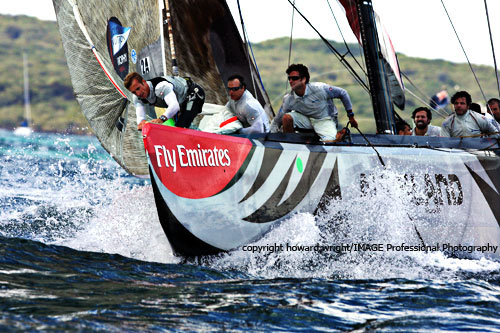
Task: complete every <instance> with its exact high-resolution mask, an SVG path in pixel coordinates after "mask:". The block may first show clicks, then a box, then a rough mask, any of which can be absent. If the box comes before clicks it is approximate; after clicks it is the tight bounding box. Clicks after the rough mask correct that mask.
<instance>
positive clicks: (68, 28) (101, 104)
mask: <svg viewBox="0 0 500 333" xmlns="http://www.w3.org/2000/svg"><path fill="white" fill-rule="evenodd" d="M53 4H54V8H55V12H56V16H57V21H58V24H59V30H60V33H61V36H62V41H63V46H64V50H65V54H66V59H67V62H68V67H69V70H70V74H71V80H72V83H73V88H74V91H75V95H76V99H77V101H78V102H79V104H80V106H81V109H82V112H83V114H84V115H85V117H86V118H87V120H88V122H89V125H90V126H91V128H92V129H93V131H94V133H95V134H96V136H97V138H98V139H99V140H100V142H101V143H102V145H103V147H104V148H105V149H106V150H107V151H108V152H109V153H110V154H111V156H113V158H114V159H115V160H116V161H117V162H118V163H119V164H120V165H121V166H122V167H123V168H124V169H125V170H127V171H128V172H130V173H132V174H135V175H147V174H148V167H147V160H146V156H145V154H144V147H143V143H142V138H141V134H140V132H138V131H137V130H136V124H135V118H136V114H135V107H134V106H133V105H132V104H131V103H130V102H129V101H131V100H132V94H131V93H130V92H129V91H128V90H127V89H125V87H124V86H123V78H124V77H125V76H126V75H127V73H128V72H132V71H137V72H139V73H141V74H142V75H143V76H144V77H145V78H146V79H149V78H152V77H156V76H160V75H164V74H165V73H167V74H169V73H170V72H169V71H170V66H169V64H170V49H169V46H168V37H167V34H164V31H163V29H166V26H165V25H164V13H163V12H162V10H163V8H164V3H163V0H145V1H141V2H140V3H137V2H133V1H121V2H115V1H105V2H103V1H101V0H85V1H81V0H80V1H79V0H53ZM96 8H97V9H98V10H96ZM170 9H171V14H172V22H171V24H172V26H173V31H174V40H175V45H176V48H177V50H176V51H177V58H178V62H179V70H180V75H181V76H190V77H191V78H192V79H193V80H194V81H195V82H197V83H199V84H200V85H202V86H203V87H204V88H205V92H206V102H208V103H214V104H224V103H225V102H226V101H227V95H226V91H225V89H224V82H225V80H226V79H227V77H228V76H229V75H231V74H234V73H240V74H241V75H243V76H245V77H247V78H248V79H249V81H250V78H251V76H252V75H254V72H255V71H254V69H253V66H251V65H249V63H248V61H247V58H246V56H245V48H244V46H243V43H242V41H241V38H240V36H239V33H238V30H237V28H236V26H235V24H234V21H233V19H232V17H231V14H230V11H229V9H228V7H227V4H226V3H225V1H224V0H202V1H197V2H196V4H193V2H192V1H189V0H179V1H175V2H171V3H170ZM164 36H165V37H164ZM164 38H165V39H164ZM249 89H250V87H249ZM252 93H254V92H253V91H252ZM255 95H256V96H257V97H258V98H259V100H260V101H261V103H262V104H267V105H270V103H269V100H268V98H267V96H266V94H265V92H263V91H258V92H257V93H256V94H255Z"/></svg>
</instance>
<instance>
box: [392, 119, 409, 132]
mask: <svg viewBox="0 0 500 333" xmlns="http://www.w3.org/2000/svg"><path fill="white" fill-rule="evenodd" d="M396 132H397V133H398V135H412V132H411V126H410V124H408V123H407V122H406V121H405V120H404V119H399V120H398V121H396Z"/></svg>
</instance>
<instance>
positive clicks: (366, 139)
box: [355, 126, 385, 168]
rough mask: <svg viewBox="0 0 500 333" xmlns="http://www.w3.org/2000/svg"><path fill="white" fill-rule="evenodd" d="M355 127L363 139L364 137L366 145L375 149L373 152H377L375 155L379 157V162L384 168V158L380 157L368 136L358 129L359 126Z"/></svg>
mask: <svg viewBox="0 0 500 333" xmlns="http://www.w3.org/2000/svg"><path fill="white" fill-rule="evenodd" d="M355 128H356V129H357V130H358V132H359V134H361V136H362V137H363V139H365V141H366V142H367V143H368V145H369V146H370V147H372V149H373V150H375V153H377V156H378V159H379V161H380V163H382V166H383V167H384V168H385V163H384V160H383V159H382V156H380V154H379V153H378V151H377V149H376V148H375V146H374V145H373V144H372V143H371V142H370V140H368V138H367V137H366V136H365V135H364V134H363V132H361V131H360V129H359V126H358V127H355Z"/></svg>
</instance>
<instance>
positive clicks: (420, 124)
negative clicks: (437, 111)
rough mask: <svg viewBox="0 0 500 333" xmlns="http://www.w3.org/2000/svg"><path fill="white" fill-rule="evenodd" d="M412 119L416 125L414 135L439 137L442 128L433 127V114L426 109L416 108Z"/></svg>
mask: <svg viewBox="0 0 500 333" xmlns="http://www.w3.org/2000/svg"><path fill="white" fill-rule="evenodd" d="M411 117H412V118H413V122H414V123H415V128H414V129H413V131H412V135H416V136H439V135H440V133H441V127H439V126H433V125H431V120H432V113H431V110H429V109H428V108H426V107H419V108H416V109H415V110H414V111H413V113H412V115H411Z"/></svg>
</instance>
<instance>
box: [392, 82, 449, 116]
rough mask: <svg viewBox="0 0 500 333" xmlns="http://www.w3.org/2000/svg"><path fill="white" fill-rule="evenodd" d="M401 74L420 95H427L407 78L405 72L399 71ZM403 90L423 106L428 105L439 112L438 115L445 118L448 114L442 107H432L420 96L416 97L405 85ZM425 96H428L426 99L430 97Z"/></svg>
mask: <svg viewBox="0 0 500 333" xmlns="http://www.w3.org/2000/svg"><path fill="white" fill-rule="evenodd" d="M401 74H402V75H403V77H404V78H405V79H407V80H408V82H409V83H410V84H411V85H412V86H413V87H415V89H417V91H418V92H419V93H420V94H421V95H423V96H425V97H427V95H426V94H425V93H424V92H422V91H421V90H420V89H419V88H418V87H417V86H416V85H415V84H414V83H413V82H412V81H411V80H410V78H409V77H408V76H407V75H406V74H405V73H403V72H401ZM405 91H408V92H409V93H410V95H412V96H413V97H415V98H416V99H418V100H419V102H421V103H422V104H424V105H425V106H427V107H428V108H429V109H431V110H432V111H435V112H437V113H438V114H439V116H440V117H442V118H446V117H447V116H448V113H447V112H446V111H445V110H444V109H442V108H438V109H435V108H433V107H432V106H431V105H430V104H429V103H428V102H426V101H424V100H423V99H422V98H420V97H418V96H417V95H416V94H415V93H413V92H412V91H411V90H410V89H408V87H405ZM427 98H428V99H430V97H427Z"/></svg>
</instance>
